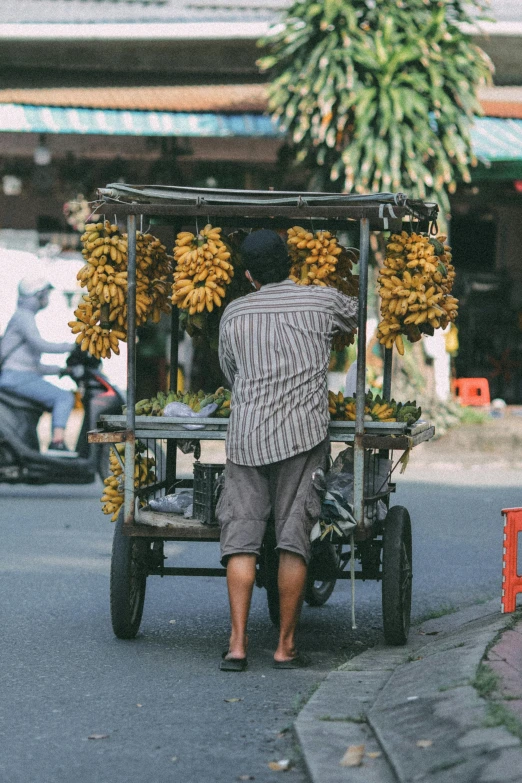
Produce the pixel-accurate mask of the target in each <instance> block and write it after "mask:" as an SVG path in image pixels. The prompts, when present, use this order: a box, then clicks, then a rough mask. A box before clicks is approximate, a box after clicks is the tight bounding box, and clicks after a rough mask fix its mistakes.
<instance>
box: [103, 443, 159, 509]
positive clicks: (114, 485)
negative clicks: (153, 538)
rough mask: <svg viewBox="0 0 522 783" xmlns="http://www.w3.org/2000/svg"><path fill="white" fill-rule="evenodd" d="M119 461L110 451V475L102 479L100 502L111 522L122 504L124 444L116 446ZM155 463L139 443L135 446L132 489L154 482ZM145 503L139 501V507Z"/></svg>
mask: <svg viewBox="0 0 522 783" xmlns="http://www.w3.org/2000/svg"><path fill="white" fill-rule="evenodd" d="M116 449H117V451H118V455H119V459H118V457H117V456H116V455H115V454H114V452H113V451H112V449H111V453H110V457H109V467H110V470H111V475H110V476H107V478H106V479H104V482H103V483H104V485H105V487H104V490H103V495H102V496H101V498H100V500H101V502H102V503H103V506H102V511H103V513H104V514H112V517H111V522H116V520H117V519H118V514H119V512H120V508H121V506H122V504H123V465H124V464H125V444H124V443H118V444H117V445H116ZM155 466H156V461H155V459H154V457H150V456H148V454H147V450H146V447H145V446H144V445H143V444H141V443H140V442H139V441H138V442H137V444H136V456H135V461H134V487H135V488H136V489H138V487H146V486H149V485H150V484H154V482H155V481H156V470H155ZM144 505H145V501H144V500H140V506H144Z"/></svg>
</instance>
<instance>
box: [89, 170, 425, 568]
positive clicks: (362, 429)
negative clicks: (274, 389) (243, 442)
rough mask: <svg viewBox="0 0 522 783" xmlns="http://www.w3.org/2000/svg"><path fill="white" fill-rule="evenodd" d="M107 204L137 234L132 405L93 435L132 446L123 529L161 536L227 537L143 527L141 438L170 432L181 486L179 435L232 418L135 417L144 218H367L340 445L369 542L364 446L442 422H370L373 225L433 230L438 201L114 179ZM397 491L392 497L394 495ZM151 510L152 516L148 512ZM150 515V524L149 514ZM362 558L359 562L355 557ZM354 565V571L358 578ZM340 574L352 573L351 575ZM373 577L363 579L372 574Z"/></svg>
mask: <svg viewBox="0 0 522 783" xmlns="http://www.w3.org/2000/svg"><path fill="white" fill-rule="evenodd" d="M99 195H100V198H101V203H99V204H98V205H97V208H96V213H97V214H98V215H102V214H107V215H109V216H113V215H114V216H115V218H120V219H121V218H125V219H126V223H127V233H128V294H127V304H128V315H127V319H128V338H127V410H126V415H125V417H123V416H118V417H104V420H103V421H101V429H99V430H97V431H96V432H93V433H90V436H89V438H90V440H91V442H103V443H116V442H125V474H124V476H125V477H124V520H123V524H122V526H121V532H122V533H123V534H124V535H126V536H130V537H135V538H142V539H143V538H146V539H150V540H152V541H154V540H155V539H161V540H185V541H201V540H207V541H209V540H212V541H215V540H218V538H219V534H218V531H217V529H216V528H212V527H206V526H203V525H202V524H201V523H199V522H197V521H196V520H194V521H187V520H185V521H184V522H180V523H179V524H176V525H175V526H174V525H171V526H170V529H169V528H164V527H163V528H158V527H150V526H149V525H143V524H140V512H139V511H138V516H137V518H136V505H137V504H136V492H135V488H134V470H133V466H134V459H135V446H136V439H137V438H165V439H166V441H167V448H166V451H167V453H166V472H165V481H164V484H165V485H166V486H167V487H170V486H173V485H174V483H175V482H176V476H177V472H176V449H177V445H176V444H177V440H178V439H181V438H183V439H187V438H190V439H191V440H193V439H198V440H205V439H225V437H226V425H227V422H226V420H221V422H220V423H216V422H217V421H218V422H219V420H216V419H206V420H202V421H201V423H202V424H203V425H204V429H203V430H199V431H191V432H190V434H187V431H186V430H183V428H182V424H183V419H165V418H151V417H136V415H135V403H136V399H135V397H136V394H135V392H136V385H135V379H136V315H135V313H136V229H137V227H138V223H137V220H138V218H139V219H140V226H141V225H142V224H143V221H144V220H145V221H150V222H151V223H157V224H159V223H162V224H169V225H171V226H173V227H174V229H175V230H176V231H180V230H182V229H184V228H188V229H193V228H194V226H196V227H197V226H198V224H200V223H202V222H204V223H207V222H211V223H215V222H216V221H217V222H218V223H219V225H221V226H224V227H230V228H255V227H263V228H273V229H279V228H288V227H290V226H292V225H295V224H296V223H303V222H310V224H311V227H312V228H313V229H317V228H326V227H328V229H332V230H335V231H339V230H343V229H353V228H354V226H355V225H356V223H359V234H360V258H359V315H358V334H357V356H358V363H357V383H356V390H357V399H356V419H355V422H354V423H352V422H332V424H331V425H330V438H331V440H332V441H337V442H345V443H353V448H354V518H355V520H356V522H357V530H356V535H357V539H358V540H359V541H364V540H367V539H368V538H370V537H371V536H372V535H373V532H372V530H371V529H368V526H367V525H366V524H365V492H364V487H365V475H364V474H365V450H367V449H374V450H378V451H379V453H380V454H381V455H387V454H388V452H389V451H391V450H401V451H403V450H406V449H409V448H410V447H412V446H415V445H417V444H418V443H420V442H422V441H424V440H429V439H430V438H431V437H432V436H433V433H434V429H433V427H431V426H430V425H429V424H427V423H425V422H421V423H418V425H416V426H414V427H413V428H407V427H406V426H405V425H401V424H395V425H394V424H384V423H382V424H381V423H375V422H365V421H364V405H365V393H366V320H367V307H368V304H367V300H368V266H369V255H370V231H371V230H377V231H387V230H391V231H400V230H401V228H402V224H403V220H404V219H405V218H408V219H409V221H410V226H411V228H412V230H413V228H415V229H416V230H429V229H431V228H432V226H433V225H436V220H437V214H438V206H437V205H436V204H434V203H425V202H422V201H417V200H411V199H408V198H407V197H406V196H405V195H404V194H401V193H397V194H392V193H380V194H375V195H369V196H353V195H342V194H324V193H307V192H302V193H296V192H286V191H285V192H275V191H231V190H219V189H195V188H180V187H148V186H132V185H123V184H119V183H118V184H112V185H107V187H106V188H103V189H100V190H99ZM178 318H179V311H178V309H177V308H174V309H173V312H172V322H171V357H170V358H171V363H170V364H171V371H170V388H171V389H175V388H176V385H177V371H176V370H177V366H178V328H179V322H178ZM391 377H392V350H391V349H387V350H385V352H384V381H383V394H384V396H385V397H386V398H389V397H390V395H391ZM388 495H389V493H388ZM145 513H146V512H145ZM141 519H142V520H143V521H144V517H143V512H142V513H141ZM352 560H353V559H352ZM152 573H157V574H161V575H168V574H172V575H193V576H196V575H207V576H210V575H215V576H218V575H219V576H222V575H224V574H225V570H224V569H217V568H216V569H197V568H166V567H164V566H163V562H162V561H161V562H160V559H156V561H155V563H151V564H150V569H149V570H148V574H152ZM353 575H354V574H353V570H352V576H353ZM339 576H340V578H349V575H348V574H345V575H344V576H342V575H341V574H340V575H339ZM363 578H364V577H363Z"/></svg>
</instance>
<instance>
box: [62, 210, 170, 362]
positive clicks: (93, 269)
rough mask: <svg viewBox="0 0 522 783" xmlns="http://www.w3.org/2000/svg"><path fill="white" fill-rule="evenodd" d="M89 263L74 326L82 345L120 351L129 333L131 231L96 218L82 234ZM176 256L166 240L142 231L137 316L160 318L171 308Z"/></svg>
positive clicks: (102, 352)
mask: <svg viewBox="0 0 522 783" xmlns="http://www.w3.org/2000/svg"><path fill="white" fill-rule="evenodd" d="M81 239H82V243H83V249H82V255H83V256H84V257H85V258H86V261H87V263H86V264H85V266H83V267H82V269H80V271H79V272H78V274H77V278H78V280H79V282H80V285H81V286H82V287H83V288H87V292H88V293H87V294H86V295H84V296H83V297H82V300H81V301H80V303H79V305H78V307H77V309H76V310H75V311H74V315H75V316H76V319H77V320H76V321H70V322H69V326H70V327H71V331H72V332H73V334H76V342H77V343H78V345H80V346H81V348H82V350H84V351H88V352H89V353H91V354H92V355H93V356H95V357H96V358H98V359H100V358H101V359H106V358H107V359H108V358H110V356H111V352H114V353H116V354H117V353H119V341H120V340H121V341H125V340H126V339H127V301H126V299H127V266H128V260H127V259H128V237H127V234H120V232H119V228H118V226H117V225H113V224H111V223H110V222H109V221H108V220H106V221H105V222H100V223H90V224H88V225H86V227H85V233H84V234H83V235H82V237H81ZM171 272H172V264H171V259H170V258H169V256H168V255H167V253H166V248H165V246H164V245H162V244H161V242H160V240H159V239H157V238H156V237H154V236H152V235H151V234H145V235H143V234H141V233H140V232H137V233H136V322H137V324H138V326H140V325H141V324H143V323H145V321H146V320H147V318H148V317H149V316H150V317H152V320H154V321H158V320H159V318H160V317H161V313H162V312H169V310H170V307H171V304H170V301H169V297H168V291H169V277H170V274H171Z"/></svg>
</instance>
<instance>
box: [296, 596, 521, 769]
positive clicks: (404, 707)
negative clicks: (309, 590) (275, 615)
mask: <svg viewBox="0 0 522 783" xmlns="http://www.w3.org/2000/svg"><path fill="white" fill-rule="evenodd" d="M483 659H485V661H484V662H483V663H482V661H483ZM481 694H482V695H481ZM519 721H520V723H519ZM508 726H509V728H510V729H511V731H510V730H508V728H507V727H508ZM521 727H522V620H521V619H520V613H519V612H518V613H517V614H515V615H503V614H501V613H500V601H499V600H497V599H495V600H493V601H490V602H488V603H487V604H482V605H478V606H472V607H469V608H467V609H462V610H460V611H458V612H456V613H454V614H448V615H445V616H444V617H440V618H437V619H433V620H428V621H427V622H424V623H423V624H422V625H420V626H416V627H414V628H412V630H411V631H410V640H409V643H408V645H407V646H406V647H386V646H384V645H382V646H377V647H374V648H372V649H370V650H367V651H366V652H364V653H362V654H361V655H359V656H357V657H356V658H353V659H352V660H351V661H349V662H348V663H346V664H344V665H343V666H342V667H341V668H340V669H338V670H337V671H333V672H331V673H330V674H329V675H328V677H327V678H326V680H324V681H323V682H322V683H321V685H320V686H319V688H318V690H317V691H316V692H315V693H314V695H313V696H312V698H311V699H310V701H309V702H308V703H307V704H306V706H305V707H304V708H303V710H302V711H301V712H300V713H299V715H298V718H297V721H296V724H295V729H296V733H297V736H298V739H299V742H300V744H301V748H302V751H303V755H304V758H305V761H306V764H307V767H308V770H309V772H310V777H311V779H312V781H313V783H341V782H342V783H352V782H353V783H359V782H360V783H395V782H396V781H399V783H407V782H408V783H409V781H419V783H420V782H421V781H429V783H508V781H522V743H521V741H520V739H519V738H518V737H521V736H522V733H521V732H520V728H521ZM513 731H514V732H515V733H518V737H517V736H515V734H513V733H512V732H513ZM348 749H350V751H349V752H348V753H347V751H348ZM345 754H346V755H345ZM343 757H344V758H343ZM341 760H343V761H344V764H341Z"/></svg>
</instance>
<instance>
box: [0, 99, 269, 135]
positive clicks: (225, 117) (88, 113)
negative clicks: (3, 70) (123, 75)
mask: <svg viewBox="0 0 522 783" xmlns="http://www.w3.org/2000/svg"><path fill="white" fill-rule="evenodd" d="M0 131H11V132H21V133H24V132H25V133H84V134H95V135H102V136H213V137H224V136H249V137H252V136H257V137H259V136H269V137H270V136H271V137H273V136H278V135H280V134H279V131H278V130H277V128H276V127H275V125H274V124H273V123H272V121H271V120H270V118H269V117H265V116H263V115H262V114H214V113H211V112H208V113H206V112H202V113H185V112H170V111H126V110H120V109H74V108H62V107H57V106H26V105H24V104H19V103H3V104H0Z"/></svg>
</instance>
